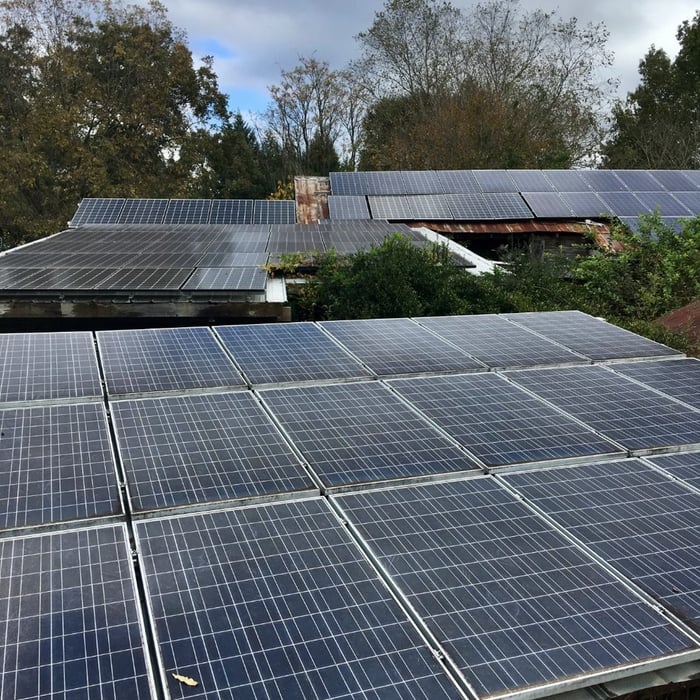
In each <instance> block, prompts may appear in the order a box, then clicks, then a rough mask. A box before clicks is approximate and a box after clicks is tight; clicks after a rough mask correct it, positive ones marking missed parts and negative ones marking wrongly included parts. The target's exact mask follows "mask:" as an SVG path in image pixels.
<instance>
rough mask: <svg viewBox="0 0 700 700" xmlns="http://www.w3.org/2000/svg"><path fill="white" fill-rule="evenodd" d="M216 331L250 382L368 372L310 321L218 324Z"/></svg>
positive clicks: (363, 375)
mask: <svg viewBox="0 0 700 700" xmlns="http://www.w3.org/2000/svg"><path fill="white" fill-rule="evenodd" d="M216 332H217V334H218V335H219V337H220V338H221V340H222V342H223V344H224V345H225V346H226V349H227V350H228V351H229V352H230V353H231V354H232V355H233V357H234V359H235V360H236V362H237V363H238V366H239V367H240V368H241V369H242V370H243V372H244V374H245V376H246V377H247V378H248V381H249V382H250V383H251V384H275V383H283V382H300V381H309V380H316V379H347V378H351V377H367V376H370V373H369V372H368V371H367V370H366V369H365V368H364V367H362V365H361V364H360V363H359V362H357V360H355V359H353V358H352V357H350V355H348V354H347V353H346V352H345V351H343V350H342V349H341V348H339V347H338V346H337V345H336V344H335V343H334V342H333V341H332V340H331V339H330V338H329V337H328V336H327V335H326V334H325V333H323V332H322V331H321V330H320V329H319V328H318V326H316V325H315V324H313V323H263V324H253V325H240V326H217V328H216Z"/></svg>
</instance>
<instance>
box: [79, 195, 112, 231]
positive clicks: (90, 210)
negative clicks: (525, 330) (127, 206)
mask: <svg viewBox="0 0 700 700" xmlns="http://www.w3.org/2000/svg"><path fill="white" fill-rule="evenodd" d="M125 201H126V200H124V199H120V198H115V199H107V198H100V197H96V198H85V199H83V200H82V201H81V202H80V204H79V205H78V210H77V211H76V212H75V214H74V215H73V218H72V219H71V220H70V226H83V225H85V224H114V223H116V222H117V221H118V220H119V214H120V213H121V210H122V208H123V206H124V202H125Z"/></svg>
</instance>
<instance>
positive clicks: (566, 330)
mask: <svg viewBox="0 0 700 700" xmlns="http://www.w3.org/2000/svg"><path fill="white" fill-rule="evenodd" d="M504 316H505V317H506V318H508V319H510V320H511V321H514V322H515V323H517V324H518V325H520V326H523V327H524V328H527V329H528V330H531V331H534V332H535V333H539V334H540V335H542V336H544V337H545V338H548V339H549V340H553V341H554V342H555V343H559V344H560V345H563V346H564V347H567V348H569V350H572V351H573V352H576V353H578V354H580V355H583V356H584V357H588V358H590V359H592V360H612V359H615V358H626V357H630V358H631V357H663V356H667V355H678V354H679V353H678V351H677V350H673V349H671V348H669V347H666V346H665V345H661V344H660V343H655V342H654V341H653V340H648V339H647V338H643V337H641V336H639V335H636V334H635V333H630V332H629V331H626V330H624V329H622V328H618V327H617V326H613V325H612V324H610V323H606V322H605V321H601V320H600V319H598V318H593V316H589V315H588V314H584V313H581V312H580V311H543V312H529V313H520V314H504Z"/></svg>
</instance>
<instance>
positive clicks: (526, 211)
mask: <svg viewBox="0 0 700 700" xmlns="http://www.w3.org/2000/svg"><path fill="white" fill-rule="evenodd" d="M699 180H700V179H698V178H697V177H696V176H695V175H694V173H693V171H680V170H650V171H645V170H455V171H445V170H439V171H438V170H423V171H401V172H358V173H331V175H330V181H331V191H332V193H333V194H332V195H331V199H333V198H334V197H337V196H343V195H345V196H352V197H353V199H354V201H356V202H359V203H360V204H358V205H357V206H359V207H360V209H361V213H362V216H361V217H360V218H364V210H362V206H363V204H364V203H363V202H362V199H363V198H364V197H365V196H368V195H382V196H381V197H372V196H370V197H368V199H369V203H370V212H371V215H372V217H373V218H375V219H376V218H387V219H394V220H414V221H420V220H425V221H428V220H431V219H434V220H435V219H442V220H450V219H456V220H471V221H489V220H519V219H531V218H533V215H534V217H535V218H538V219H540V218H543V219H548V218H556V219H562V218H563V219H586V218H594V219H599V218H609V217H611V216H615V217H618V218H625V217H638V216H639V215H640V214H650V213H652V212H654V211H655V210H656V209H659V210H660V212H661V215H663V216H676V217H691V216H698V215H700V201H699V200H698V194H699V193H700V184H699ZM380 182H381V183H385V184H386V183H392V186H391V187H390V186H384V187H382V188H380V187H378V186H377V183H380ZM379 189H381V190H382V191H379ZM426 195H431V196H434V197H438V199H433V198H431V197H427V196H426ZM442 195H445V196H446V199H445V198H443V197H442ZM493 195H501V197H500V198H498V197H494V196H493ZM445 201H447V203H448V207H449V208H446V207H445V204H444V203H445ZM438 203H439V204H438ZM336 206H337V205H334V207H332V208H331V218H332V219H333V218H336V217H335V207H336ZM339 213H340V212H339ZM347 217H348V212H347V210H346V211H344V212H343V213H342V214H340V216H339V217H338V218H347Z"/></svg>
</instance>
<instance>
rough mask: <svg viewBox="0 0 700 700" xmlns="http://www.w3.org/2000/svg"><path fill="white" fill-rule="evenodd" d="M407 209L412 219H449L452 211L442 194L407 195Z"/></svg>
mask: <svg viewBox="0 0 700 700" xmlns="http://www.w3.org/2000/svg"><path fill="white" fill-rule="evenodd" d="M406 199H407V200H408V206H409V209H410V210H411V211H412V212H413V218H414V219H420V220H423V221H428V220H445V219H447V220H451V219H452V211H451V210H450V207H449V204H448V202H447V197H446V196H445V195H444V194H422V195H421V194H417V195H410V196H407V197H406Z"/></svg>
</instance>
